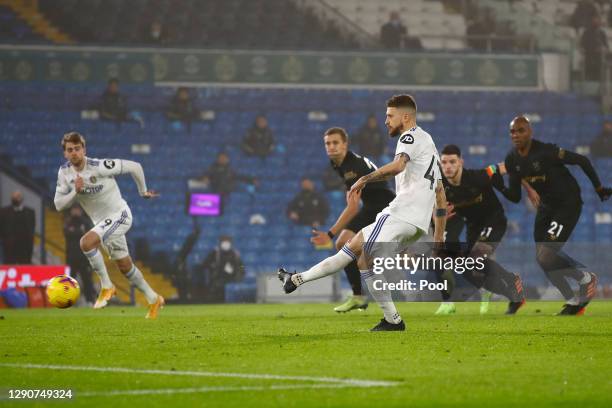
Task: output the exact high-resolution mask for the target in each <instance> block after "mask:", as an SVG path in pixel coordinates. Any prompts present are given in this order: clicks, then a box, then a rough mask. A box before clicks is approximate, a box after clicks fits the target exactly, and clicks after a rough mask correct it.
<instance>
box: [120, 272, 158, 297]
mask: <svg viewBox="0 0 612 408" xmlns="http://www.w3.org/2000/svg"><path fill="white" fill-rule="evenodd" d="M125 277H126V278H128V280H129V281H130V283H131V284H132V285H134V286H136V287H137V288H138V289H140V291H141V292H142V293H144V295H145V297H146V298H147V302H149V304H153V303H155V302H156V301H157V293H155V291H154V290H153V289H151V287H150V286H149V284H148V283H147V281H146V280H145V279H144V277H143V276H142V272H140V269H138V268H137V267H136V265H132V269H131V270H130V271H129V272H128V273H126V274H125Z"/></svg>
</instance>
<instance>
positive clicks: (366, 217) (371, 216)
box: [344, 207, 385, 233]
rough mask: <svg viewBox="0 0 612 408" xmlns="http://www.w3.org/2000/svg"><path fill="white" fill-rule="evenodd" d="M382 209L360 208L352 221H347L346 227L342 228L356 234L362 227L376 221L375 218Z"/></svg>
mask: <svg viewBox="0 0 612 408" xmlns="http://www.w3.org/2000/svg"><path fill="white" fill-rule="evenodd" d="M384 208H385V207H381V208H373V207H361V209H360V210H359V212H358V213H357V215H355V216H354V217H353V219H352V220H350V221H349V223H348V225H347V226H346V227H344V229H347V230H349V231H353V232H354V233H358V232H359V231H361V229H362V228H363V227H367V226H368V225H370V224H372V223H373V222H374V221H376V216H377V215H378V213H379V212H381V211H382V210H383V209H384Z"/></svg>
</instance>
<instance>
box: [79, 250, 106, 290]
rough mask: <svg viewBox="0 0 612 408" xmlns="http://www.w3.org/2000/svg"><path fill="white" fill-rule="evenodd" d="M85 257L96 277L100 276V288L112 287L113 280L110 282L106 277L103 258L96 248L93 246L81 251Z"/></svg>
mask: <svg viewBox="0 0 612 408" xmlns="http://www.w3.org/2000/svg"><path fill="white" fill-rule="evenodd" d="M83 253H84V254H85V256H86V257H87V259H88V260H89V264H90V265H91V267H92V268H93V270H94V271H95V272H96V274H97V275H98V277H99V278H100V285H101V286H102V289H110V288H112V287H113V282H111V280H110V278H109V277H108V271H107V270H106V265H104V258H102V254H101V253H100V251H99V250H98V248H94V249H92V250H91V251H87V252H85V251H83Z"/></svg>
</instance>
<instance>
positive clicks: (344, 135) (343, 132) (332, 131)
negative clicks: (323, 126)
mask: <svg viewBox="0 0 612 408" xmlns="http://www.w3.org/2000/svg"><path fill="white" fill-rule="evenodd" d="M329 135H340V138H341V139H342V141H343V142H345V143H346V142H347V141H348V133H347V131H346V130H345V129H344V128H341V127H331V128H329V129H327V130H326V131H325V133H323V137H325V136H329Z"/></svg>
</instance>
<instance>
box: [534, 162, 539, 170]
mask: <svg viewBox="0 0 612 408" xmlns="http://www.w3.org/2000/svg"><path fill="white" fill-rule="evenodd" d="M533 169H534V170H535V171H539V170H540V162H537V161H536V162H533Z"/></svg>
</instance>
